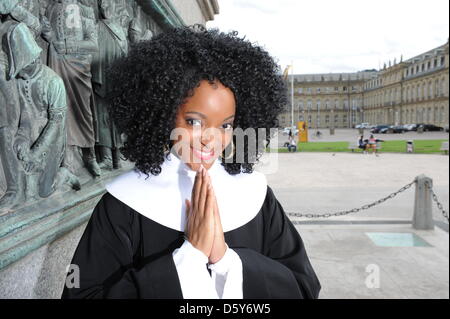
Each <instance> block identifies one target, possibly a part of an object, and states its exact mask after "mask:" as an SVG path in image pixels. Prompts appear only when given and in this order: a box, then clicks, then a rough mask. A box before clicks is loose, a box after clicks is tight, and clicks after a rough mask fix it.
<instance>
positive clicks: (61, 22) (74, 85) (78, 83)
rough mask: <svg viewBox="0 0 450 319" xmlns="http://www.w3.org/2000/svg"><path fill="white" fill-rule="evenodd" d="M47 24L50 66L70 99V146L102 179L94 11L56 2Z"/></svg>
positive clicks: (68, 0) (73, 1) (69, 0)
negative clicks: (94, 91) (97, 150)
mask: <svg viewBox="0 0 450 319" xmlns="http://www.w3.org/2000/svg"><path fill="white" fill-rule="evenodd" d="M44 21H45V30H44V38H45V39H46V40H47V41H48V42H49V43H50V49H49V66H50V67H51V68H52V69H53V70H54V71H55V72H56V73H57V74H58V75H59V76H60V77H61V78H62V79H63V81H64V84H65V87H66V91H67V96H68V109H67V144H68V145H73V146H76V147H79V148H81V149H82V157H83V160H84V163H85V166H86V167H87V169H88V170H89V172H90V173H91V174H92V175H93V176H94V177H96V176H100V175H101V169H100V167H99V166H98V163H97V160H96V155H95V149H94V146H95V142H96V132H95V130H94V124H95V113H94V112H95V109H94V108H93V107H92V106H93V102H92V98H93V96H92V84H91V77H92V76H91V65H90V64H91V54H93V53H96V52H97V51H98V43H97V30H96V26H95V16H94V11H93V9H92V8H90V7H87V6H84V5H82V4H80V3H79V2H78V0H54V1H53V2H52V3H51V4H50V5H49V7H48V9H47V13H46V17H45V18H44ZM65 162H66V161H65ZM68 164H69V163H67V162H66V163H65V165H64V166H67V165H68Z"/></svg>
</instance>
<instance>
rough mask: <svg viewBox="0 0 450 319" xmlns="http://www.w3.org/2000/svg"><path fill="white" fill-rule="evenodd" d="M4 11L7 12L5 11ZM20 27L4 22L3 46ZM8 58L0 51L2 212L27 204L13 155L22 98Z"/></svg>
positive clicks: (1, 31)
mask: <svg viewBox="0 0 450 319" xmlns="http://www.w3.org/2000/svg"><path fill="white" fill-rule="evenodd" d="M4 4H5V3H4V2H0V12H3V13H7V11H6V9H5V6H3V7H2V6H1V5H4ZM2 10H3V11H2ZM12 24H17V22H16V21H14V20H8V21H6V22H2V21H1V20H0V43H4V42H6V39H5V41H3V39H4V38H6V33H7V31H8V28H9V27H10V26H11V25H12ZM8 69H9V65H8V57H7V55H6V53H5V52H4V51H3V49H2V48H1V47H0V160H1V162H2V168H3V175H4V176H5V181H2V183H1V184H3V186H6V192H5V194H3V196H2V198H1V199H0V208H3V207H15V206H17V205H18V204H19V203H21V202H22V201H23V198H24V194H23V184H24V174H23V171H22V170H21V169H19V160H18V158H17V156H16V154H15V153H14V151H13V141H14V137H15V136H16V134H17V130H18V127H19V119H20V108H19V104H18V101H19V96H18V90H17V83H16V80H15V79H10V78H8V76H7V72H8Z"/></svg>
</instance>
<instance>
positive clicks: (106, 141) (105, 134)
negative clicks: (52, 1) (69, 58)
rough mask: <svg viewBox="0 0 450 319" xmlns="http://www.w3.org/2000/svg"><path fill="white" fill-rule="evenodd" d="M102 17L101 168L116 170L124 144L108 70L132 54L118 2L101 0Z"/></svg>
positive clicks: (97, 74)
mask: <svg viewBox="0 0 450 319" xmlns="http://www.w3.org/2000/svg"><path fill="white" fill-rule="evenodd" d="M99 5H100V14H101V19H100V21H99V23H98V44H99V53H98V54H96V55H94V60H93V63H92V81H93V83H94V92H95V102H96V111H97V112H96V113H97V131H98V138H99V141H98V143H97V145H99V147H100V152H99V153H100V154H101V155H102V162H101V163H100V167H101V168H104V169H112V168H119V167H120V159H119V156H120V153H119V147H120V146H122V141H121V137H120V133H119V132H118V130H117V128H116V126H115V124H114V122H113V121H112V119H111V117H110V113H109V104H108V100H107V97H108V95H110V94H111V93H112V92H111V91H112V89H111V83H110V81H109V79H108V78H107V74H106V70H107V69H108V68H109V67H111V66H112V65H113V63H114V61H115V60H117V59H118V58H120V57H123V56H124V55H126V54H127V53H128V42H127V36H126V34H125V32H124V30H123V28H122V26H121V24H120V21H119V20H118V19H117V18H116V17H117V16H116V15H115V12H116V11H115V10H116V4H115V2H114V1H113V0H99Z"/></svg>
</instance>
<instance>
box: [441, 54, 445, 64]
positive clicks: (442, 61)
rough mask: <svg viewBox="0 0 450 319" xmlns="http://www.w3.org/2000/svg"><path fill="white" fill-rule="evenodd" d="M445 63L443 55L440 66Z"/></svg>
mask: <svg viewBox="0 0 450 319" xmlns="http://www.w3.org/2000/svg"><path fill="white" fill-rule="evenodd" d="M444 65H445V57H444V56H443V57H441V66H444Z"/></svg>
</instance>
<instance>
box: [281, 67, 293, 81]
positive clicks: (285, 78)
mask: <svg viewBox="0 0 450 319" xmlns="http://www.w3.org/2000/svg"><path fill="white" fill-rule="evenodd" d="M291 67H292V65H288V66H286V68H285V69H284V72H283V78H284V80H287V78H288V75H289V69H290V68H291Z"/></svg>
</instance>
